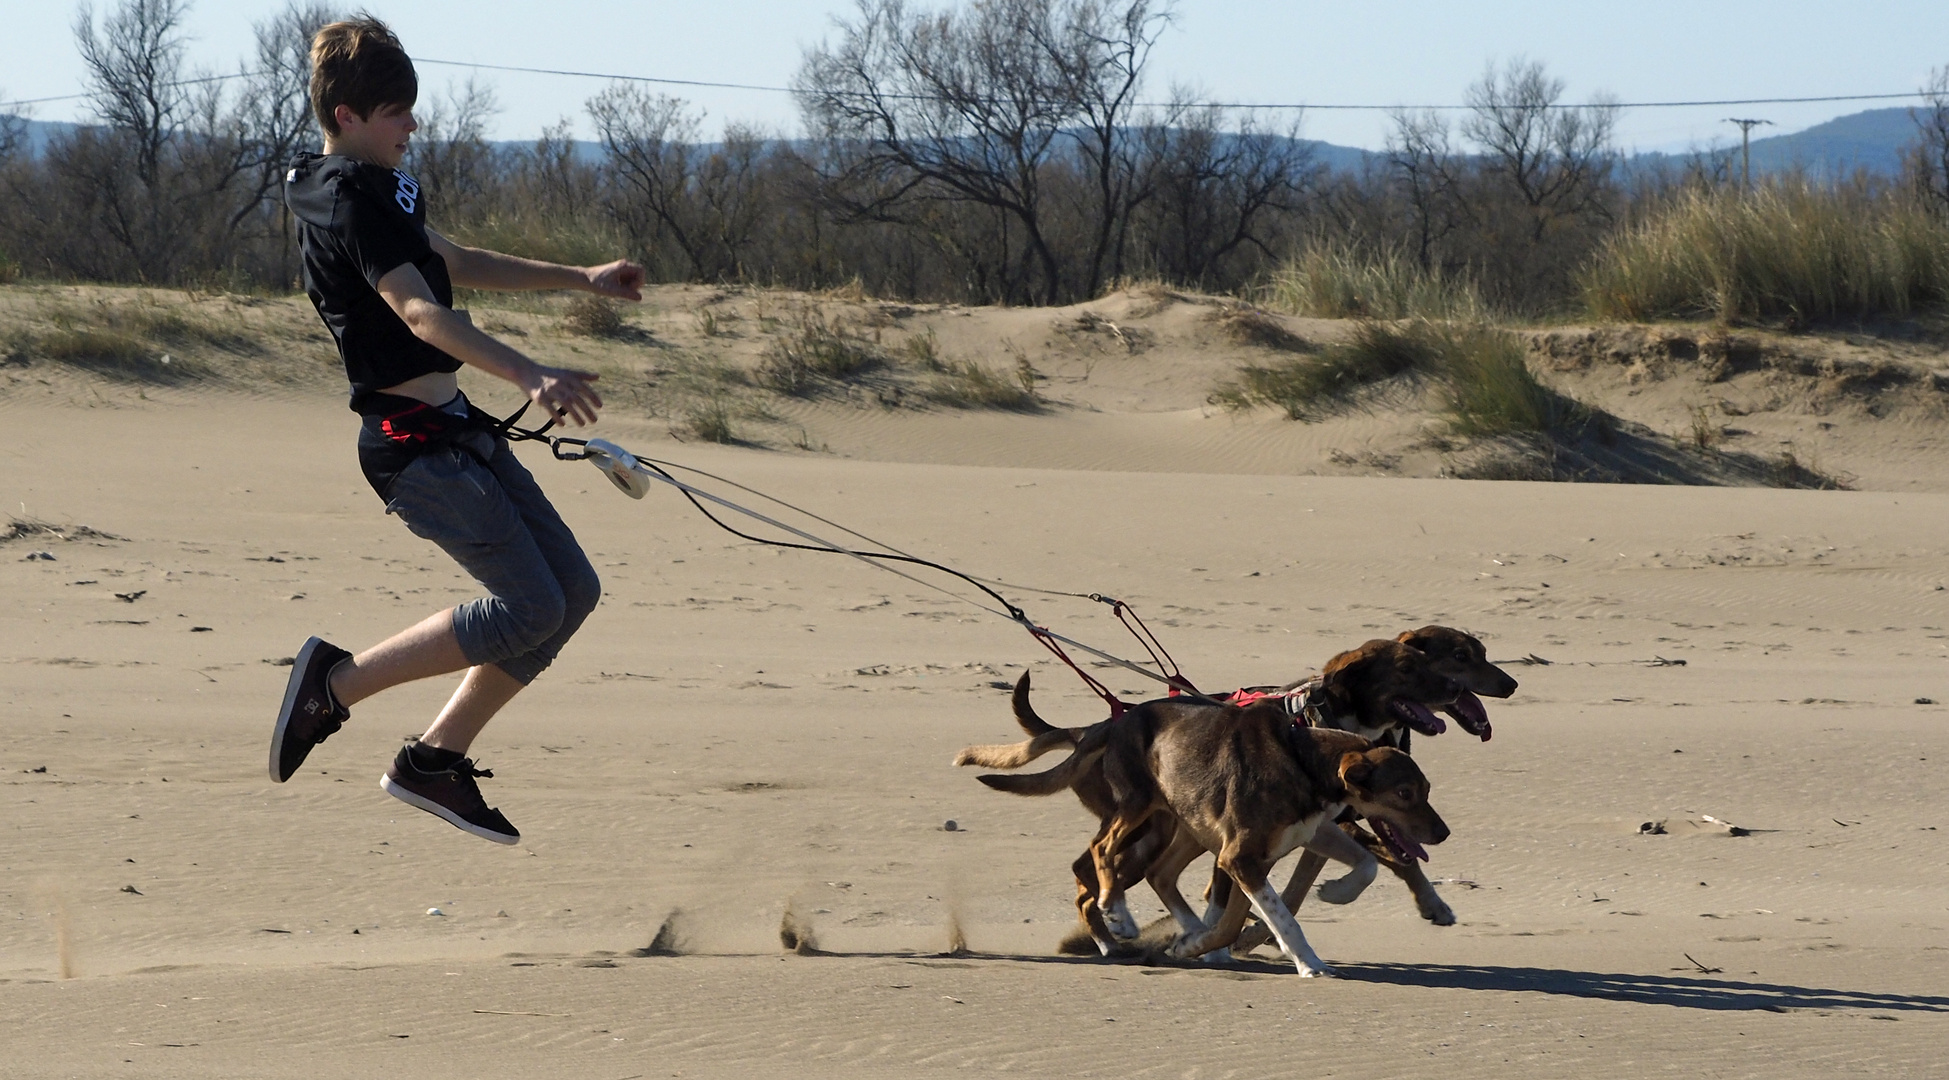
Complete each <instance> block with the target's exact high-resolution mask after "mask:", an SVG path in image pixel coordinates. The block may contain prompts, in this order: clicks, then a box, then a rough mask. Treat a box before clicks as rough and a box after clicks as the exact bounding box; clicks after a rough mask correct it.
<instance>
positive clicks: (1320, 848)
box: [980, 701, 1448, 976]
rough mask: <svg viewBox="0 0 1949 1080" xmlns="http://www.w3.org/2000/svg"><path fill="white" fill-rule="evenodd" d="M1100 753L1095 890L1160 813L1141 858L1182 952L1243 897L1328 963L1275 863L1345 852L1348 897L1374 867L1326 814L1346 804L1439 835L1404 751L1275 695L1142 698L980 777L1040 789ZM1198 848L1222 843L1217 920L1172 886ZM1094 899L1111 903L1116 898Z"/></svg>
mask: <svg viewBox="0 0 1949 1080" xmlns="http://www.w3.org/2000/svg"><path fill="white" fill-rule="evenodd" d="M1099 762H1100V767H1101V769H1102V773H1103V776H1104V778H1105V780H1106V782H1107V783H1108V785H1109V788H1110V792H1111V796H1112V798H1113V799H1114V801H1115V807H1114V810H1113V812H1112V813H1111V814H1110V816H1109V818H1108V820H1107V821H1106V822H1105V823H1104V827H1103V828H1102V830H1101V831H1100V832H1099V834H1098V839H1097V841H1096V842H1095V843H1093V844H1092V845H1091V854H1092V858H1093V861H1094V863H1095V867H1096V872H1097V876H1098V883H1097V888H1098V895H1099V896H1101V897H1114V896H1116V895H1118V893H1119V889H1118V884H1119V882H1118V872H1117V867H1116V856H1117V854H1118V849H1119V846H1120V845H1121V844H1122V843H1123V841H1124V840H1125V839H1127V838H1129V837H1131V836H1133V835H1135V833H1136V831H1137V830H1138V829H1139V828H1140V827H1141V826H1142V825H1143V824H1144V823H1145V822H1147V821H1149V820H1150V819H1152V818H1153V817H1156V816H1158V815H1162V814H1168V815H1169V816H1170V817H1171V819H1172V820H1173V827H1172V829H1171V836H1172V840H1171V842H1170V844H1169V846H1168V847H1167V848H1166V850H1165V851H1164V852H1163V854H1161V855H1160V856H1158V857H1156V858H1154V859H1152V860H1150V865H1149V867H1148V870H1149V871H1150V872H1149V874H1148V875H1147V877H1148V879H1149V881H1150V884H1151V887H1152V888H1153V889H1154V890H1156V891H1157V893H1158V895H1159V897H1160V898H1162V899H1163V900H1164V903H1165V905H1166V906H1167V907H1169V908H1170V909H1171V913H1172V914H1173V915H1174V916H1176V917H1177V919H1178V921H1179V923H1180V925H1181V926H1182V927H1183V928H1184V930H1185V933H1184V934H1183V935H1182V936H1181V937H1180V938H1179V939H1178V941H1177V942H1176V943H1175V944H1174V945H1173V946H1172V948H1171V952H1172V954H1173V955H1175V956H1179V957H1183V958H1190V957H1197V956H1204V955H1206V954H1208V953H1211V952H1213V951H1215V950H1220V949H1224V948H1226V947H1227V946H1229V945H1231V944H1232V943H1233V942H1234V941H1235V940H1236V939H1237V938H1238V935H1239V932H1240V930H1241V929H1242V928H1243V926H1244V924H1245V916H1246V912H1247V907H1248V905H1249V906H1250V907H1252V908H1256V909H1257V910H1258V913H1259V918H1260V919H1261V921H1262V922H1264V923H1265V925H1267V926H1268V927H1270V928H1271V929H1272V932H1273V934H1274V936H1275V937H1277V938H1278V940H1279V943H1280V946H1281V947H1282V948H1283V949H1284V950H1285V951H1286V953H1287V955H1288V956H1290V957H1291V958H1292V959H1293V962H1294V965H1295V966H1296V967H1297V969H1298V971H1299V973H1300V974H1301V975H1303V976H1312V975H1331V974H1333V973H1334V972H1333V970H1332V969H1331V968H1329V967H1327V966H1326V965H1325V964H1324V963H1323V962H1321V960H1320V958H1319V957H1318V956H1317V955H1316V954H1314V952H1313V950H1312V948H1311V947H1310V946H1309V945H1308V944H1307V943H1306V937H1305V935H1304V934H1303V933H1302V932H1301V931H1300V928H1299V923H1298V922H1297V921H1296V920H1295V919H1294V918H1293V915H1292V912H1291V910H1290V908H1289V907H1288V906H1287V905H1286V904H1285V902H1284V901H1283V900H1282V899H1281V898H1280V896H1279V894H1278V893H1277V892H1274V891H1273V889H1272V887H1271V885H1270V884H1269V883H1268V882H1267V880H1266V875H1267V874H1268V873H1270V871H1271V869H1272V866H1273V864H1274V863H1276V862H1277V861H1278V860H1279V859H1280V858H1282V857H1284V856H1285V855H1286V854H1288V853H1289V852H1291V851H1294V850H1295V849H1298V848H1300V847H1302V846H1305V847H1307V848H1308V850H1309V852H1315V853H1318V854H1321V855H1323V856H1325V857H1328V858H1338V859H1344V860H1345V861H1348V862H1349V863H1350V864H1352V865H1353V866H1354V869H1355V873H1353V874H1350V875H1349V876H1348V878H1345V879H1342V883H1344V884H1345V885H1346V889H1347V891H1350V893H1351V895H1348V896H1346V897H1345V899H1348V900H1351V899H1352V897H1353V895H1358V893H1359V890H1360V889H1361V888H1364V887H1365V885H1366V883H1367V882H1369V881H1372V880H1373V875H1374V858H1373V856H1372V855H1371V854H1370V853H1369V852H1367V851H1366V850H1365V849H1364V848H1361V847H1360V846H1359V845H1357V844H1352V843H1350V839H1351V838H1349V837H1348V836H1347V835H1346V834H1345V833H1343V832H1341V831H1340V830H1338V829H1335V828H1333V827H1332V822H1333V820H1334V818H1336V817H1337V816H1338V815H1339V814H1340V812H1341V811H1342V810H1345V809H1352V810H1354V811H1356V812H1358V813H1359V814H1361V815H1362V816H1364V817H1366V818H1368V819H1369V820H1372V821H1375V822H1377V823H1385V825H1386V826H1387V827H1388V830H1389V831H1390V832H1393V833H1396V834H1398V835H1400V836H1403V837H1406V838H1408V839H1409V841H1410V842H1418V843H1429V844H1439V843H1441V842H1442V841H1443V840H1445V839H1447V838H1448V826H1447V825H1446V824H1445V823H1444V822H1443V821H1442V820H1441V816H1440V815H1439V814H1437V813H1436V812H1435V811H1434V809H1433V807H1431V806H1429V805H1428V782H1427V779H1426V778H1425V777H1424V776H1422V774H1421V770H1420V769H1419V768H1417V767H1416V766H1415V764H1414V759H1413V758H1411V757H1409V756H1408V755H1406V754H1404V753H1402V752H1400V751H1399V750H1395V749H1394V748H1392V747H1384V746H1375V745H1374V744H1373V743H1371V742H1369V741H1368V740H1366V739H1363V738H1361V737H1359V736H1357V735H1352V734H1349V733H1347V732H1341V731H1333V730H1330V729H1319V728H1310V727H1307V726H1305V725H1303V724H1300V723H1296V722H1295V721H1294V720H1293V718H1292V717H1291V716H1290V715H1288V714H1287V713H1286V711H1285V710H1284V709H1283V708H1281V707H1280V706H1278V705H1276V704H1271V703H1264V702H1262V703H1258V704H1254V705H1250V706H1246V707H1244V708H1240V707H1238V706H1233V705H1218V704H1211V703H1189V702H1176V701H1154V702H1147V703H1145V704H1143V705H1140V706H1138V707H1136V708H1135V709H1132V710H1131V711H1130V712H1127V713H1125V714H1124V715H1123V716H1120V717H1118V718H1116V719H1114V720H1107V721H1104V722H1103V723H1101V724H1098V725H1095V726H1093V727H1092V728H1090V729H1088V730H1087V731H1085V732H1084V734H1083V736H1082V737H1081V738H1080V739H1079V740H1078V741H1077V745H1076V751H1075V753H1074V754H1072V755H1071V756H1070V758H1069V760H1067V761H1065V762H1063V764H1061V765H1059V766H1057V767H1056V768H1054V769H1051V770H1049V771H1048V772H1046V773H1041V774H1034V775H1031V776H1020V775H999V774H990V775H985V776H982V777H981V778H980V779H981V780H982V782H983V783H986V784H988V785H990V786H991V787H996V788H999V789H1001V790H1006V791H1016V792H1020V793H1023V794H1041V793H1046V792H1051V791H1059V790H1061V789H1062V788H1064V787H1068V786H1070V785H1071V784H1072V783H1073V782H1074V780H1075V779H1076V778H1077V776H1079V775H1080V774H1082V773H1083V772H1086V771H1088V770H1090V769H1092V768H1096V767H1098V764H1099ZM1206 851H1209V852H1212V853H1213V854H1215V855H1216V856H1217V861H1218V868H1219V870H1221V871H1222V872H1223V873H1224V874H1225V875H1226V876H1227V877H1228V878H1229V879H1230V880H1231V882H1232V883H1233V885H1234V887H1233V888H1232V889H1231V891H1230V896H1229V898H1228V902H1227V905H1226V907H1225V909H1224V912H1223V914H1222V916H1220V917H1219V918H1218V919H1217V920H1216V922H1217V925H1215V926H1212V925H1207V924H1206V923H1205V921H1204V920H1201V919H1199V918H1198V917H1197V916H1196V915H1195V914H1193V913H1192V912H1191V910H1190V908H1189V905H1187V904H1186V903H1185V901H1184V898H1183V896H1182V895H1180V894H1179V892H1178V889H1177V876H1178V875H1179V874H1180V873H1182V871H1183V870H1184V868H1185V867H1186V866H1188V865H1189V864H1190V862H1191V860H1192V859H1195V858H1196V857H1197V856H1198V855H1200V854H1202V853H1203V852H1206ZM1336 884H1339V883H1336ZM1102 907H1103V908H1104V910H1105V911H1106V913H1107V912H1108V911H1110V910H1112V909H1113V908H1114V907H1115V905H1114V904H1113V903H1111V902H1105V903H1103V904H1102Z"/></svg>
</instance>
